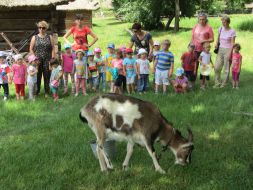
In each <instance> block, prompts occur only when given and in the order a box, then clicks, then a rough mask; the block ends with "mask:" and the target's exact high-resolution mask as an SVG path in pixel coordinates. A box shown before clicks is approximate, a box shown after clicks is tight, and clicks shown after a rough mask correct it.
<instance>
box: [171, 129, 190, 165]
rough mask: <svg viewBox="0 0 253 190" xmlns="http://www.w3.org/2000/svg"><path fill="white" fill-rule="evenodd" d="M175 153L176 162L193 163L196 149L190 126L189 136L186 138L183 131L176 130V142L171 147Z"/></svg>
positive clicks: (181, 163) (182, 163)
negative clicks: (192, 159) (193, 154)
mask: <svg viewBox="0 0 253 190" xmlns="http://www.w3.org/2000/svg"><path fill="white" fill-rule="evenodd" d="M170 148H171V150H172V151H173V153H174V155H175V159H176V161H175V164H180V165H186V164H190V163H191V154H192V151H193V149H194V146H193V134H192V131H191V129H190V128H188V138H187V139H185V138H184V137H183V136H182V135H181V133H180V132H179V131H178V130H176V131H175V137H174V142H173V143H172V146H171V147H170Z"/></svg>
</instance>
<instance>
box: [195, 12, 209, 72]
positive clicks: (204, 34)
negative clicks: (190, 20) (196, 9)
mask: <svg viewBox="0 0 253 190" xmlns="http://www.w3.org/2000/svg"><path fill="white" fill-rule="evenodd" d="M213 41H214V34H213V29H212V27H211V26H209V24H208V20H207V15H206V14H205V13H199V15H198V24H197V25H196V26H195V27H194V28H193V29H192V39H191V42H192V43H193V44H194V45H195V50H194V52H195V54H196V58H197V60H198V58H199V56H200V54H201V52H202V51H203V44H204V43H205V42H209V43H212V42H213ZM198 64H199V63H198V62H197V67H196V75H197V70H198Z"/></svg>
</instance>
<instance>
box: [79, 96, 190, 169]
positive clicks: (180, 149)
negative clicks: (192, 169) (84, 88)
mask: <svg viewBox="0 0 253 190" xmlns="http://www.w3.org/2000/svg"><path fill="white" fill-rule="evenodd" d="M80 119H81V120H82V121H83V122H87V123H88V125H89V126H90V128H91V129H92V131H93V132H94V133H95V135H96V138H97V154H98V158H99V163H100V167H101V170H102V171H106V170H107V169H112V168H113V166H112V164H111V162H110V160H109V158H108V157H107V155H106V153H105V151H104V143H105V140H106V138H110V139H115V140H117V141H127V142H128V143H127V154H126V157H125V160H124V162H123V168H125V169H127V168H128V163H129V160H130V157H131V156H132V153H133V147H134V144H136V143H137V144H139V145H141V146H145V147H146V149H147V151H148V153H149V155H150V156H151V158H152V160H153V163H154V166H155V170H156V171H158V172H160V173H165V171H164V170H163V169H162V168H161V166H160V165H159V163H158V160H157V157H156V153H155V149H154V143H155V141H160V143H161V144H162V146H163V147H165V148H167V147H169V148H170V149H171V150H172V152H173V153H174V155H175V159H176V161H175V163H176V164H181V165H185V164H187V163H190V161H191V153H192V150H193V142H192V141H193V135H192V132H191V130H190V129H188V133H189V135H188V139H186V138H184V137H182V135H181V133H180V132H179V131H178V130H176V129H174V128H173V127H172V125H171V124H170V123H169V122H168V121H167V120H166V119H165V117H163V115H162V114H161V112H160V110H159V109H158V108H157V106H155V105H153V104H152V103H150V102H147V101H142V100H140V99H137V98H134V97H129V96H124V95H116V94H105V95H100V96H97V97H95V98H93V99H91V100H90V101H89V102H88V103H87V104H86V105H85V106H84V107H83V108H82V109H81V112H80Z"/></svg>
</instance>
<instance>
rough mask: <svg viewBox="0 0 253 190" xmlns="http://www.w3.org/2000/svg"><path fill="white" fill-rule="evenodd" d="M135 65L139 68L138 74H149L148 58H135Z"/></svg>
mask: <svg viewBox="0 0 253 190" xmlns="http://www.w3.org/2000/svg"><path fill="white" fill-rule="evenodd" d="M136 63H137V65H139V68H140V74H149V60H147V59H146V60H143V59H137V60H136Z"/></svg>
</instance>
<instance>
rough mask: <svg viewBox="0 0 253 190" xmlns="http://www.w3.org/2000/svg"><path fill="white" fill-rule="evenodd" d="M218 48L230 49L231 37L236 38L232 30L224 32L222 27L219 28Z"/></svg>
mask: <svg viewBox="0 0 253 190" xmlns="http://www.w3.org/2000/svg"><path fill="white" fill-rule="evenodd" d="M218 32H219V33H220V47H221V48H232V46H233V44H232V43H231V40H232V38H233V37H236V33H235V31H234V30H233V29H229V30H225V28H224V27H222V28H220V29H219V31H218Z"/></svg>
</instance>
